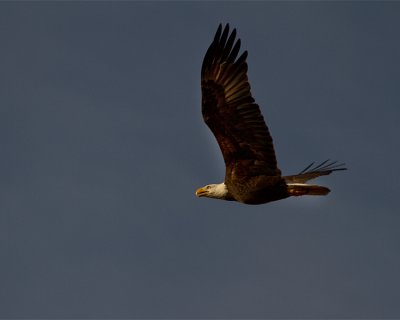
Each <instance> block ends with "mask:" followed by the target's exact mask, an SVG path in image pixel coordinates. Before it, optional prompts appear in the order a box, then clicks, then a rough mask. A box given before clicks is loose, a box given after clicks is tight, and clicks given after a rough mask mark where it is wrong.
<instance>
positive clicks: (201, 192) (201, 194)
mask: <svg viewBox="0 0 400 320" xmlns="http://www.w3.org/2000/svg"><path fill="white" fill-rule="evenodd" d="M206 193H207V190H206V189H204V188H199V189H197V190H196V196H197V197H201V196H204V195H205V194H206Z"/></svg>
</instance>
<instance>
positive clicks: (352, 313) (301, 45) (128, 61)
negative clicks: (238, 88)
mask: <svg viewBox="0 0 400 320" xmlns="http://www.w3.org/2000/svg"><path fill="white" fill-rule="evenodd" d="M221 22H222V23H226V22H229V23H230V24H231V26H233V27H236V28H237V31H238V36H239V37H240V38H241V40H242V48H243V49H242V50H244V49H247V50H248V51H249V57H248V64H249V78H250V83H251V85H252V93H253V96H254V98H255V99H256V101H257V102H258V103H259V105H260V107H261V109H262V112H263V114H264V116H265V118H266V120H267V123H268V126H269V128H270V130H271V133H272V135H273V138H274V142H275V148H276V149H275V150H276V153H277V158H278V162H279V165H280V168H281V170H282V171H283V173H285V174H293V173H296V172H298V171H300V170H301V169H303V168H304V167H305V166H306V165H307V164H309V163H310V162H312V161H323V160H325V159H328V158H329V159H333V160H339V161H343V162H346V164H347V166H348V168H349V170H348V171H347V172H338V173H335V174H333V175H331V176H328V177H323V178H320V179H319V181H318V182H319V183H320V184H323V185H326V186H328V187H329V188H331V190H332V192H331V193H330V194H329V196H327V197H308V198H307V197H302V198H291V199H287V200H283V201H279V202H274V203H270V204H266V205H261V206H246V205H243V204H239V203H233V202H224V201H217V200H212V199H204V198H202V199H198V198H196V197H195V195H194V191H195V189H196V188H197V187H200V186H203V185H205V184H208V183H213V182H222V181H223V175H224V165H223V160H222V156H221V155H220V152H219V149H218V146H217V144H216V142H215V140H214V137H213V136H212V135H211V132H210V131H209V130H208V128H207V127H206V126H205V124H204V123H203V122H202V118H201V114H200V66H201V62H202V59H203V56H204V53H205V52H206V49H207V48H208V46H209V44H210V42H211V41H212V39H213V36H214V33H215V31H216V29H217V27H218V24H219V23H221ZM399 30H400V3H399V2H313V1H310V2H292V1H290V2H279V3H278V2H249V3H248V2H246V3H245V2H218V3H217V2H201V3H200V2H167V3H161V2H152V3H144V2H60V3H51V2H29V3H28V2H13V3H12V2H1V3H0V44H1V49H0V64H1V67H0V148H1V156H0V261H1V262H0V284H1V285H0V317H2V318H13V317H14V318H15V317H27V318H46V317H47V318H61V317H64V318H65V317H67V318H76V317H79V318H89V317H92V318H93V317H103V318H144V317H153V318H154V317H162V318H167V317H169V318H179V317H181V318H189V317H191V318H194V317H197V318H234V317H236V318H238V317H240V318H278V317H279V318H332V317H334V318H367V317H369V318H400V303H399V300H400V274H399V270H400V232H399V229H400V210H399V191H400V175H399V169H398V168H399V163H400V143H399V137H400V129H399V120H400V88H399V84H400V41H399Z"/></svg>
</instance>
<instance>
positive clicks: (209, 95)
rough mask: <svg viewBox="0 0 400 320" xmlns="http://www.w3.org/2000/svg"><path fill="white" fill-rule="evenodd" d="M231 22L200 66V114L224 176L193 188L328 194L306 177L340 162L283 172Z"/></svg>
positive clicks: (260, 195)
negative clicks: (220, 159)
mask: <svg viewBox="0 0 400 320" xmlns="http://www.w3.org/2000/svg"><path fill="white" fill-rule="evenodd" d="M229 33H230V32H229V24H227V25H226V26H225V28H224V30H223V31H222V25H219V27H218V30H217V32H216V34H215V37H214V40H213V42H212V43H211V45H210V47H209V48H208V50H207V52H206V55H205V57H204V60H203V65H202V68H201V91H202V114H203V118H204V121H205V123H206V124H207V125H208V127H209V128H210V129H211V131H212V133H213V134H214V136H215V138H216V139H217V142H218V145H219V147H220V149H221V152H222V155H223V158H224V161H225V181H224V182H223V183H219V184H209V185H206V186H204V187H202V188H199V189H197V191H196V195H197V196H198V197H208V198H216V199H222V200H231V201H238V202H242V203H246V204H262V203H267V202H271V201H276V200H280V199H284V198H287V197H290V196H303V195H318V196H324V195H327V194H328V193H329V192H330V190H329V189H328V188H326V187H323V186H319V185H315V184H307V181H309V180H311V179H314V178H316V177H319V176H323V175H328V174H330V173H331V172H333V171H339V170H346V168H345V167H344V164H339V163H337V162H336V161H335V162H331V161H329V160H326V161H324V162H322V163H321V164H319V165H314V163H312V164H310V165H309V166H307V167H306V168H305V169H304V170H303V171H301V172H300V173H298V174H296V175H290V176H282V174H281V171H280V170H279V168H278V165H277V161H276V157H275V151H274V145H273V142H272V138H271V135H270V133H269V130H268V127H267V125H266V124H265V121H264V118H263V116H262V114H261V112H260V108H259V106H258V105H257V104H256V103H255V101H254V99H253V97H252V96H251V92H250V84H249V81H248V78H247V63H246V58H247V51H244V52H243V53H242V54H241V55H240V56H239V58H238V53H239V50H240V39H238V40H236V29H234V30H233V31H232V32H231V33H230V34H229Z"/></svg>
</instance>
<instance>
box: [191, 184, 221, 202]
mask: <svg viewBox="0 0 400 320" xmlns="http://www.w3.org/2000/svg"><path fill="white" fill-rule="evenodd" d="M227 195H228V188H227V187H226V185H225V183H223V182H222V183H219V184H208V185H206V186H204V187H202V188H199V189H197V190H196V196H198V197H207V198H215V199H226V198H227Z"/></svg>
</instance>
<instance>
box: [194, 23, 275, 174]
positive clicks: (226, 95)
mask: <svg viewBox="0 0 400 320" xmlns="http://www.w3.org/2000/svg"><path fill="white" fill-rule="evenodd" d="M235 39H236V29H234V30H233V31H232V32H231V33H230V34H229V24H227V25H226V26H225V28H224V29H223V30H222V25H219V27H218V30H217V32H216V34H215V37H214V40H213V42H212V43H211V45H210V47H209V48H208V50H207V52H206V55H205V57H204V61H203V65H202V68H201V88H202V114H203V118H204V121H205V122H206V124H207V125H208V126H209V128H210V129H211V131H212V132H213V134H214V136H215V138H216V139H217V141H218V144H219V146H220V149H221V152H222V154H223V157H224V161H225V165H226V167H227V174H232V171H233V170H236V171H235V174H238V172H239V173H240V174H242V175H245V174H246V172H251V175H258V174H264V175H274V176H280V170H279V169H278V167H277V162H276V157H275V151H274V147H273V142H272V138H271V135H270V133H269V130H268V127H267V126H266V124H265V121H264V118H263V116H262V114H261V112H260V108H259V106H258V105H257V104H256V103H255V101H254V98H253V97H252V96H251V91H250V84H249V81H248V77H247V63H246V58H247V51H244V52H243V53H242V54H241V55H240V56H239V58H237V57H238V54H239V51H240V39H237V40H235Z"/></svg>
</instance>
